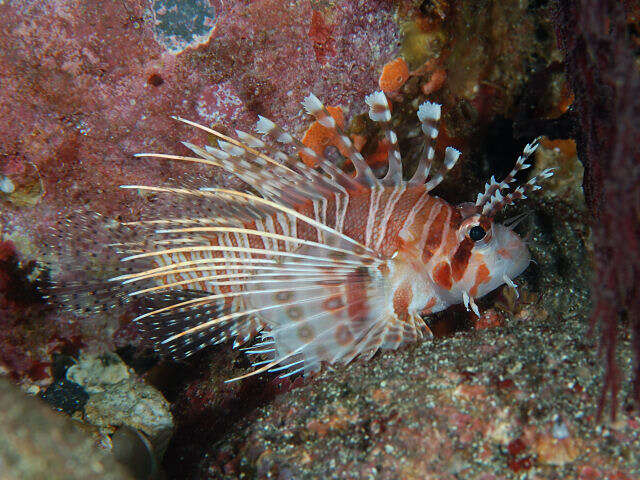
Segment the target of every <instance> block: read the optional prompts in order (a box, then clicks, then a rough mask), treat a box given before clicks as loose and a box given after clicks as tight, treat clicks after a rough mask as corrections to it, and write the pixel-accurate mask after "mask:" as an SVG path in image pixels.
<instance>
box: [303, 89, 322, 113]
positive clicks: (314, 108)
mask: <svg viewBox="0 0 640 480" xmlns="http://www.w3.org/2000/svg"><path fill="white" fill-rule="evenodd" d="M302 106H303V107H304V109H305V111H306V112H307V113H308V114H309V115H314V116H315V115H317V114H318V113H320V112H321V111H322V109H323V108H324V107H323V105H322V102H321V101H320V100H319V99H318V97H316V96H315V95H314V94H313V93H310V94H309V95H307V96H306V97H305V99H304V100H303V101H302Z"/></svg>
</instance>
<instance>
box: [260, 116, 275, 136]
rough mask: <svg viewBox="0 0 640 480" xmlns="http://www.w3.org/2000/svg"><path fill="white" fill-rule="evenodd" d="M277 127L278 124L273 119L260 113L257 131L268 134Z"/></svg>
mask: <svg viewBox="0 0 640 480" xmlns="http://www.w3.org/2000/svg"><path fill="white" fill-rule="evenodd" d="M277 128H278V127H277V126H276V124H275V123H273V122H272V121H271V120H269V119H268V118H266V117H263V116H262V115H258V121H257V122H256V131H257V132H258V133H262V134H263V135H268V134H270V133H271V132H273V131H274V130H276V129H277Z"/></svg>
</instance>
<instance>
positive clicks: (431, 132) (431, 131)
mask: <svg viewBox="0 0 640 480" xmlns="http://www.w3.org/2000/svg"><path fill="white" fill-rule="evenodd" d="M422 131H423V132H424V134H425V135H427V136H428V137H430V138H434V139H435V138H437V136H438V129H437V128H436V127H432V126H431V125H428V124H426V123H423V124H422Z"/></svg>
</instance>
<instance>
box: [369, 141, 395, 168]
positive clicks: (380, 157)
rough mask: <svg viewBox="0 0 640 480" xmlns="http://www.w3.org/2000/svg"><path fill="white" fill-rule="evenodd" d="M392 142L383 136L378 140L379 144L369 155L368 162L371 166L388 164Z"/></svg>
mask: <svg viewBox="0 0 640 480" xmlns="http://www.w3.org/2000/svg"><path fill="white" fill-rule="evenodd" d="M390 147H391V144H390V143H389V141H388V140H387V139H386V138H383V139H382V140H380V141H379V142H378V146H377V147H376V150H375V152H373V153H372V154H371V155H368V156H367V163H368V164H369V165H370V166H371V167H374V168H375V167H380V166H382V165H386V163H387V159H388V157H389V148H390Z"/></svg>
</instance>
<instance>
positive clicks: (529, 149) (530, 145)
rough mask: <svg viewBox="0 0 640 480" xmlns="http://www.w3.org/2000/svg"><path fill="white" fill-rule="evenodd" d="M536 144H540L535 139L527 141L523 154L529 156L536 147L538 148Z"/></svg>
mask: <svg viewBox="0 0 640 480" xmlns="http://www.w3.org/2000/svg"><path fill="white" fill-rule="evenodd" d="M538 145H540V143H539V140H538V139H535V140H534V141H533V142H531V143H528V144H527V146H526V147H524V150H523V153H524V154H525V156H527V157H528V156H529V155H531V154H532V153H533V152H535V151H536V149H537V148H538Z"/></svg>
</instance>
